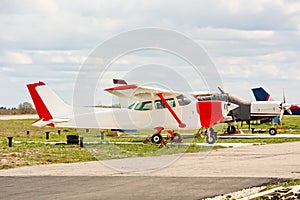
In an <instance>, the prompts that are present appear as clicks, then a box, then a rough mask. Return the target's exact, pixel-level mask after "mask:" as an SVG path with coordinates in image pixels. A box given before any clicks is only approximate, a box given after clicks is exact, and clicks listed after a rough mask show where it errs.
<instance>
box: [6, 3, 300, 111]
mask: <svg viewBox="0 0 300 200" xmlns="http://www.w3.org/2000/svg"><path fill="white" fill-rule="evenodd" d="M299 20H300V2H298V1H289V0H253V1H239V0H230V1H228V0H212V1H197V0H192V1H188V2H186V1H180V0H175V1H172V2H168V1H160V0H152V1H129V2H128V1H105V0H104V1H98V0H87V1H76V0H75V1H74V0H66V1H58V0H49V1H46V2H39V1H35V0H28V1H26V3H20V2H19V1H14V0H2V1H0V28H1V32H0V59H1V63H0V71H1V79H2V81H3V83H4V82H7V80H9V81H11V80H14V81H16V83H18V86H17V87H21V86H23V84H25V83H27V82H28V81H36V80H39V79H44V80H48V81H50V84H53V85H55V86H56V85H59V84H62V85H63V87H68V88H67V91H68V92H69V93H71V91H72V88H71V86H72V85H73V84H72V83H70V81H75V80H76V75H77V73H76V71H77V70H79V69H80V66H81V65H82V64H83V63H84V61H85V58H87V56H89V53H90V51H92V49H93V48H95V47H96V46H97V45H98V44H100V43H101V42H103V41H105V40H107V39H108V38H111V37H113V36H114V35H116V34H119V33H120V32H124V31H128V30H131V29H135V28H138V27H161V28H166V29H171V30H176V31H178V32H182V33H184V34H186V35H187V36H188V37H190V38H191V39H194V40H196V41H197V42H198V43H199V44H200V45H202V46H204V47H205V49H206V51H207V52H208V54H209V55H211V57H212V60H213V62H215V64H216V66H217V68H218V69H219V71H220V73H221V74H222V76H223V79H224V84H225V85H229V86H230V87H229V88H230V91H231V89H233V90H234V91H237V92H238V93H239V92H240V90H243V91H246V90H247V91H248V90H249V88H247V87H250V86H251V85H252V84H255V85H260V83H264V84H267V85H268V86H269V88H272V87H281V86H283V85H284V84H287V83H285V82H289V84H287V85H286V87H287V91H288V87H292V86H293V87H297V86H298V85H299V77H300V74H299V73H298V67H299V65H300V61H299V58H298V55H299V52H300V40H299V35H300V25H299ZM95 59H96V60H95ZM95 59H94V60H93V59H91V60H90V61H91V62H90V64H93V63H96V64H99V60H97V58H95ZM100 62H101V61H100ZM149 63H159V64H167V65H168V64H170V63H172V64H174V65H176V64H177V65H178V66H184V64H183V63H179V62H177V60H174V59H172V58H171V57H164V56H155V55H150V56H149V55H148V56H147V55H139V54H136V55H132V56H126V57H124V58H121V59H119V60H117V61H116V62H115V63H114V68H113V70H112V71H114V72H115V71H117V70H119V71H120V70H122V69H124V67H125V66H131V67H134V66H138V65H142V64H149ZM25 65H26V68H25V67H24V66H25ZM91 67H92V68H93V67H94V66H91ZM128 68H129V69H130V67H128ZM126 69H127V68H126ZM186 73H187V72H184V73H183V75H186ZM111 76H113V74H111ZM287 80H288V81H287ZM106 81H107V83H108V81H109V80H106ZM276 81H277V82H276ZM284 81H285V82H284ZM297 81H298V82H297ZM2 85H5V84H2ZM57 87H58V88H59V86H57ZM4 89H5V86H3V87H2V88H0V90H1V91H2V90H4ZM1 91H0V92H1ZM16 92H17V93H18V94H22V95H20V96H26V95H27V93H25V91H16ZM68 92H66V93H68ZM248 93H249V91H248ZM62 95H67V96H68V97H70V96H71V95H68V94H64V93H63V92H62ZM293 95H294V96H293V97H291V98H292V99H293V98H294V99H295V100H296V99H297V98H298V99H300V97H299V96H296V95H297V94H296V93H295V94H293ZM15 99H17V98H15ZM17 101H21V100H20V99H17ZM1 104H10V101H9V100H7V101H6V102H0V106H1Z"/></svg>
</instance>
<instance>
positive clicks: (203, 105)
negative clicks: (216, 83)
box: [197, 101, 224, 128]
mask: <svg viewBox="0 0 300 200" xmlns="http://www.w3.org/2000/svg"><path fill="white" fill-rule="evenodd" d="M197 112H198V113H199V116H200V122H201V125H202V127H204V128H210V127H212V126H213V125H214V124H217V123H219V122H221V121H222V120H223V119H224V117H223V114H222V102H220V101H200V102H197Z"/></svg>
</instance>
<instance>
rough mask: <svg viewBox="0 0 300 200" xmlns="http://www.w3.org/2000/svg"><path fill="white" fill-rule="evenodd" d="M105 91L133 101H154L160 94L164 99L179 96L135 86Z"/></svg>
mask: <svg viewBox="0 0 300 200" xmlns="http://www.w3.org/2000/svg"><path fill="white" fill-rule="evenodd" d="M105 91H107V92H109V93H111V94H114V95H116V96H118V97H123V98H128V99H132V100H135V101H144V100H154V99H157V98H158V94H162V95H163V96H164V97H165V98H169V97H174V96H178V95H180V93H178V92H174V91H170V90H165V89H160V88H154V87H148V86H138V85H135V84H130V85H127V84H126V85H119V86H116V87H112V88H107V89H105Z"/></svg>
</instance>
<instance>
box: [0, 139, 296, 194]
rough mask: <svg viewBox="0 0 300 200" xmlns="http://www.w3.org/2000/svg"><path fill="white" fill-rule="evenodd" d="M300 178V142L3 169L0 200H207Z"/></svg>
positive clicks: (0, 180) (0, 182)
mask: <svg viewBox="0 0 300 200" xmlns="http://www.w3.org/2000/svg"><path fill="white" fill-rule="evenodd" d="M282 178H292V179H299V178H300V142H292V143H284V144H270V145H258V146H257V145H250V146H249V145H248V146H240V147H234V148H226V149H219V150H213V151H210V152H206V153H205V154H204V153H188V154H182V155H164V156H157V157H139V158H126V159H119V160H109V161H101V162H100V161H96V162H85V163H72V164H53V165H40V166H30V167H20V168H15V169H8V170H0V195H1V196H0V199H75V198H79V199H203V198H205V197H212V196H216V195H220V194H226V193H229V192H234V191H239V190H242V189H244V188H248V187H252V186H260V185H262V184H266V183H270V182H273V181H276V180H279V179H282Z"/></svg>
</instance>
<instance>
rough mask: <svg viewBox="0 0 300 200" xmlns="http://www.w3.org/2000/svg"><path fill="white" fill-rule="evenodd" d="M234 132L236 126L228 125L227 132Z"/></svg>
mask: <svg viewBox="0 0 300 200" xmlns="http://www.w3.org/2000/svg"><path fill="white" fill-rule="evenodd" d="M235 132H236V128H235V127H234V126H228V128H227V133H228V134H234V133H235Z"/></svg>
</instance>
